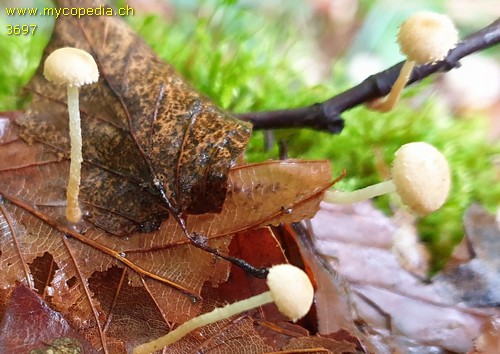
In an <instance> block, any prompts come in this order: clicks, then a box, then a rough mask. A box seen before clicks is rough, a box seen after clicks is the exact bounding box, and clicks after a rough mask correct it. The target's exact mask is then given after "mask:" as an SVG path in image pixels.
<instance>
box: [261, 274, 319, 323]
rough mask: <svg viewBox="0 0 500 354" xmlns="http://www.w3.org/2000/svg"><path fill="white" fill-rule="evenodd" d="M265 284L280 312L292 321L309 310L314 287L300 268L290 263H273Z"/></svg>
mask: <svg viewBox="0 0 500 354" xmlns="http://www.w3.org/2000/svg"><path fill="white" fill-rule="evenodd" d="M267 286H268V287H269V290H270V292H271V296H272V298H273V300H274V303H275V304H276V306H277V307H278V309H279V310H280V312H281V313H282V314H284V315H285V316H287V317H288V318H290V319H291V320H292V321H293V322H295V321H297V320H298V319H301V318H302V317H304V316H305V315H306V314H307V313H308V312H309V309H310V308H311V305H312V302H313V298H314V288H313V286H312V284H311V281H310V280H309V277H308V276H307V274H306V273H305V272H304V271H303V270H302V269H300V268H297V267H295V266H293V265H291V264H279V265H275V266H273V267H271V269H269V274H268V275H267Z"/></svg>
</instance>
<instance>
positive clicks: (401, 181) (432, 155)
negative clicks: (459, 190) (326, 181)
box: [323, 142, 451, 215]
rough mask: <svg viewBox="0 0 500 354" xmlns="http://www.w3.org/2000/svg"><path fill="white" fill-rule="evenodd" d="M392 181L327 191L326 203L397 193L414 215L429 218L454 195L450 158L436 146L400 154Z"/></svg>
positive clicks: (419, 145) (414, 146)
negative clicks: (348, 190)
mask: <svg viewBox="0 0 500 354" xmlns="http://www.w3.org/2000/svg"><path fill="white" fill-rule="evenodd" d="M395 155H396V156H395V159H394V162H393V165H392V168H391V175H392V179H391V180H388V181H384V182H380V183H378V184H374V185H372V186H368V187H366V188H362V189H358V190H356V191H353V192H340V191H327V192H326V193H325V197H324V199H323V200H324V201H326V202H330V203H334V204H350V203H356V202H359V201H363V200H367V199H370V198H373V197H376V196H379V195H383V194H387V193H391V192H397V193H398V194H399V196H400V197H401V200H402V201H403V203H405V204H406V205H407V206H409V207H410V208H411V209H412V210H413V211H414V212H416V213H417V214H420V215H426V214H428V213H431V212H433V211H435V210H437V209H439V208H440V207H441V206H442V205H443V204H444V202H445V201H446V198H447V197H448V193H449V191H450V185H451V176H450V168H449V165H448V161H447V160H446V158H445V157H444V156H443V154H441V152H439V151H438V150H437V149H436V148H435V147H434V146H432V145H430V144H427V143H424V142H414V143H409V144H405V145H403V146H401V147H400V148H399V150H398V151H396V154H395Z"/></svg>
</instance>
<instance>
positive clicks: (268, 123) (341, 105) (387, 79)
mask: <svg viewBox="0 0 500 354" xmlns="http://www.w3.org/2000/svg"><path fill="white" fill-rule="evenodd" d="M499 42H500V19H497V20H496V21H495V22H493V23H492V24H490V25H488V26H486V27H484V28H483V29H481V30H479V31H477V32H474V33H472V34H471V35H469V36H468V37H466V38H464V39H463V40H462V41H461V42H459V43H458V44H457V46H456V47H455V48H454V49H453V50H451V51H450V53H449V54H448V56H447V57H446V58H445V59H444V60H442V61H439V62H437V63H434V64H427V65H421V66H418V67H416V68H415V69H414V70H413V73H412V75H411V78H410V81H409V82H408V84H412V83H414V82H418V81H421V80H422V79H424V78H426V77H428V76H430V75H432V74H434V73H437V72H447V71H450V70H451V69H453V68H455V67H457V66H458V65H459V62H458V61H459V60H460V59H462V58H464V57H466V56H468V55H470V54H472V53H474V52H477V51H480V50H484V49H486V48H489V47H492V46H494V45H496V44H498V43H499ZM402 65H403V62H401V63H398V64H396V65H394V66H392V67H390V68H389V69H386V70H384V71H382V72H380V73H378V74H375V75H372V76H370V77H368V78H367V79H365V80H364V81H363V82H362V83H360V84H359V85H357V86H354V87H353V88H351V89H349V90H347V91H344V92H342V93H340V94H338V95H336V96H334V97H332V98H330V99H329V100H327V101H325V102H323V103H315V104H313V105H312V106H308V107H302V108H294V109H283V110H277V111H269V112H253V113H243V114H239V115H238V117H239V118H240V119H242V120H245V121H249V122H251V123H252V124H253V126H254V129H257V130H258V129H277V128H312V129H316V130H325V131H328V132H330V133H333V134H338V133H340V132H341V131H342V129H343V127H344V120H343V119H342V117H341V114H342V113H343V112H345V111H347V110H349V109H351V108H353V107H356V106H358V105H360V104H363V103H365V102H369V101H371V100H373V99H375V98H377V97H383V96H385V95H387V94H388V93H389V91H390V89H391V87H392V85H393V84H394V81H396V78H397V76H398V74H399V71H400V69H401V66H402Z"/></svg>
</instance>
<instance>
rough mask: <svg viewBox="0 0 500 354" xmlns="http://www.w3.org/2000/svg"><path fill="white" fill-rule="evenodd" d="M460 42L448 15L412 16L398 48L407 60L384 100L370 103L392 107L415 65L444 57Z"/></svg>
mask: <svg viewBox="0 0 500 354" xmlns="http://www.w3.org/2000/svg"><path fill="white" fill-rule="evenodd" d="M457 42H458V31H457V29H456V28H455V25H454V24H453V22H452V21H451V20H450V18H449V17H448V16H446V15H441V14H437V13H433V12H425V11H423V12H417V13H416V14H414V15H412V16H411V17H409V18H408V19H407V20H406V21H405V22H403V24H402V25H401V27H400V28H399V32H398V43H399V48H400V50H401V52H402V53H403V54H404V55H405V56H406V57H407V60H406V61H405V62H404V64H403V67H402V68H401V71H400V73H399V76H398V78H397V79H396V81H395V82H394V85H393V86H392V88H391V91H390V92H389V94H388V95H387V97H386V98H385V100H383V101H379V100H377V101H375V102H372V103H371V104H370V107H371V108H373V109H376V110H378V111H381V112H387V111H390V110H391V109H392V108H393V107H394V106H395V105H396V103H397V102H398V100H399V97H400V96H401V92H402V90H403V89H404V87H405V86H406V83H407V82H408V80H409V79H410V75H411V72H412V71H413V68H414V67H415V65H417V64H418V65H421V64H428V63H433V62H436V61H438V60H442V59H444V58H445V57H446V55H447V54H448V52H449V51H450V49H452V48H454V47H455V45H456V44H457Z"/></svg>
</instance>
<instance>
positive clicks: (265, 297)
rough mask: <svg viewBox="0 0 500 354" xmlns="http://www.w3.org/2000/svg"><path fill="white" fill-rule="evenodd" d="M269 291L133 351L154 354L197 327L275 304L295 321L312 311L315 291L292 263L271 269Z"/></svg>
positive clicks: (214, 311) (220, 310)
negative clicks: (153, 353)
mask: <svg viewBox="0 0 500 354" xmlns="http://www.w3.org/2000/svg"><path fill="white" fill-rule="evenodd" d="M267 286H268V287H269V291H266V292H264V293H262V294H259V295H255V296H252V297H251V298H248V299H244V300H241V301H237V302H234V303H232V304H228V305H226V306H224V307H221V308H216V309H214V310H213V311H211V312H208V313H204V314H202V315H200V316H198V317H195V318H192V319H190V320H189V321H187V322H184V323H183V324H181V325H180V326H179V327H177V328H176V329H175V330H173V331H171V332H169V333H168V334H166V335H165V336H163V337H161V338H158V339H155V340H154V341H152V342H149V343H145V344H141V345H139V346H138V347H136V348H134V351H133V353H134V354H146V353H152V352H155V351H157V350H160V349H162V348H164V347H165V346H167V345H169V344H172V343H175V342H176V341H178V340H179V339H181V338H182V337H184V336H185V335H186V334H188V333H189V332H191V331H193V330H195V329H196V328H199V327H202V326H205V325H208V324H210V323H214V322H217V321H220V320H223V319H226V318H229V317H231V316H234V315H236V314H238V313H241V312H245V311H248V310H251V309H254V308H257V307H259V306H263V305H266V304H269V303H271V302H274V303H275V304H276V306H277V307H278V310H280V312H281V313H282V314H283V315H285V316H287V317H288V318H290V319H291V320H292V321H294V322H295V321H297V320H298V319H300V318H302V317H304V316H305V315H306V314H307V313H308V312H309V309H310V308H311V305H312V302H313V298H314V288H313V286H312V284H311V281H310V280H309V277H308V276H307V274H306V273H305V272H304V271H303V270H302V269H300V268H297V267H295V266H293V265H291V264H279V265H275V266H273V267H271V268H270V269H269V274H268V275H267Z"/></svg>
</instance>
